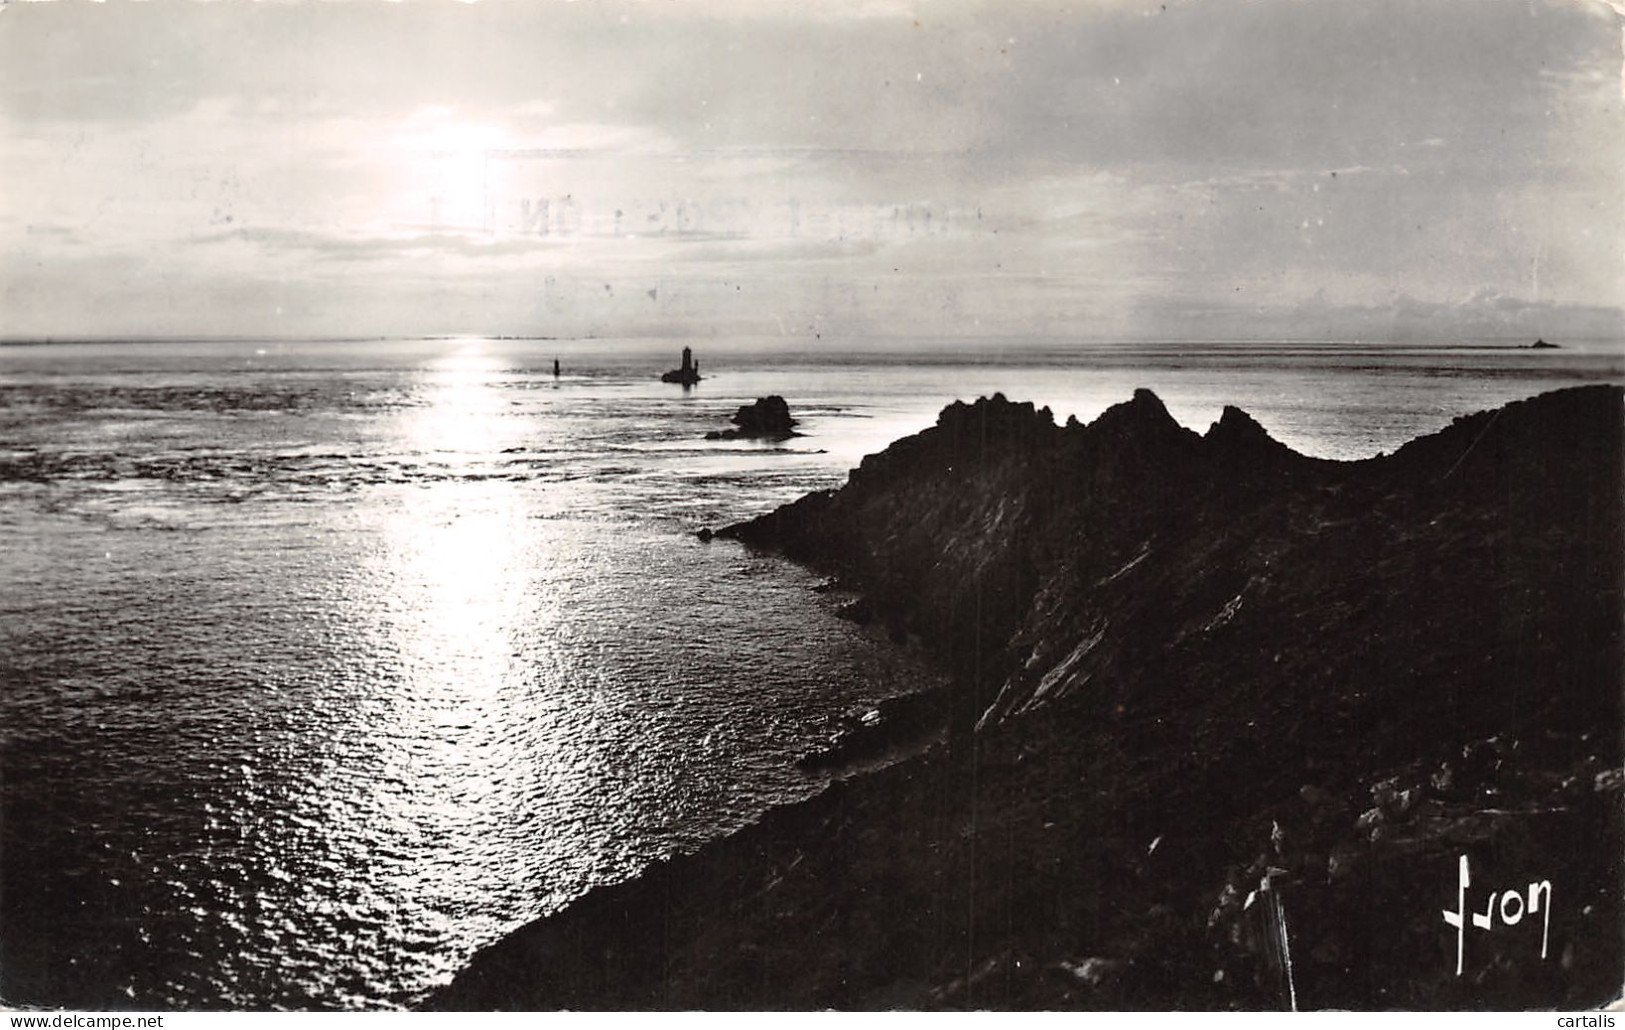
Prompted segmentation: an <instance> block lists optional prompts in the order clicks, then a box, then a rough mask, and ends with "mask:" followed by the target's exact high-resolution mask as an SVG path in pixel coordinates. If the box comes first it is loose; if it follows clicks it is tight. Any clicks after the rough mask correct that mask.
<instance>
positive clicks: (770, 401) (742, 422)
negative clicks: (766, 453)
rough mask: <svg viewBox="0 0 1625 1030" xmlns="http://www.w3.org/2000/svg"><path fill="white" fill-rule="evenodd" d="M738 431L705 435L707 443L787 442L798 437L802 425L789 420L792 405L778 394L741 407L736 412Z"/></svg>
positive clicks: (734, 419) (724, 431) (732, 430)
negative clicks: (797, 430)
mask: <svg viewBox="0 0 1625 1030" xmlns="http://www.w3.org/2000/svg"><path fill="white" fill-rule="evenodd" d="M732 421H733V424H734V425H736V426H738V427H739V428H738V429H722V430H717V431H715V432H710V433H706V434H705V438H706V439H707V440H788V439H789V438H790V437H792V436H795V435H797V434H796V431H795V428H796V426H797V425H799V423H798V422H797V421H796V420H795V419H793V418H791V417H790V405H789V404H788V403H786V402H785V399H784V398H783V397H780V396H779V395H777V394H773V395H772V396H768V397H762V398H760V399H758V400H757V401H755V403H752V404H745V405H741V406H740V408H739V410H738V411H736V412H734V417H733V420H732Z"/></svg>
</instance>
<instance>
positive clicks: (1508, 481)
mask: <svg viewBox="0 0 1625 1030" xmlns="http://www.w3.org/2000/svg"><path fill="white" fill-rule="evenodd" d="M1622 411H1625V393H1622V391H1621V389H1620V388H1619V387H1612V386H1609V387H1603V386H1598V387H1587V388H1581V389H1574V390H1564V391H1559V392H1557V393H1552V394H1547V395H1543V396H1540V397H1536V398H1533V399H1530V400H1527V401H1522V402H1518V403H1514V404H1509V405H1507V406H1505V407H1503V408H1500V409H1498V410H1495V411H1489V412H1483V413H1480V414H1476V415H1472V416H1469V417H1466V418H1461V419H1457V420H1456V422H1455V423H1454V424H1452V425H1451V426H1449V427H1448V428H1446V429H1444V430H1442V431H1440V432H1438V433H1435V434H1432V435H1430V436H1426V437H1422V438H1419V439H1417V440H1415V441H1412V442H1411V443H1409V444H1407V445H1405V446H1404V447H1402V448H1400V449H1399V450H1398V451H1397V452H1395V453H1394V454H1392V455H1387V456H1383V457H1378V458H1373V459H1369V460H1366V461H1359V462H1350V463H1342V462H1329V461H1320V460H1315V459H1311V458H1307V457H1304V456H1302V455H1299V454H1296V453H1295V452H1293V451H1291V450H1290V449H1288V448H1286V447H1284V446H1282V445H1281V444H1279V443H1278V442H1276V441H1274V440H1272V439H1271V438H1270V437H1269V435H1268V434H1267V433H1266V432H1265V431H1264V429H1263V428H1262V427H1261V426H1259V425H1258V423H1257V422H1255V421H1254V420H1252V419H1251V418H1249V417H1248V416H1247V415H1245V414H1244V413H1243V412H1241V411H1239V410H1237V409H1233V408H1231V409H1226V410H1225V412H1224V414H1223V417H1221V419H1220V420H1219V421H1218V422H1217V423H1216V424H1215V425H1214V426H1213V427H1212V428H1211V429H1209V430H1208V432H1207V433H1206V434H1205V435H1204V434H1197V433H1194V432H1191V431H1190V430H1187V429H1184V428H1183V427H1181V426H1179V425H1178V424H1177V423H1176V422H1175V421H1174V420H1173V419H1172V418H1171V417H1170V416H1169V414H1168V412H1167V411H1166V409H1165V408H1164V407H1163V405H1162V403H1161V402H1160V401H1159V400H1158V399H1157V398H1156V397H1155V396H1154V395H1152V394H1151V393H1149V392H1147V391H1138V392H1136V394H1135V395H1134V397H1133V399H1132V400H1130V401H1129V402H1127V403H1124V404H1120V405H1118V406H1116V407H1114V408H1112V409H1110V410H1108V411H1107V412H1105V413H1104V414H1103V415H1101V416H1100V418H1098V419H1096V420H1095V421H1094V422H1092V423H1089V424H1087V425H1080V424H1078V423H1076V422H1069V423H1068V424H1067V425H1065V426H1057V425H1056V424H1055V423H1054V421H1053V419H1052V418H1051V417H1050V413H1049V412H1048V411H1047V410H1035V409H1034V408H1033V407H1032V405H1030V404H1012V403H1010V402H1007V401H1006V400H1004V399H1003V398H1002V397H994V398H993V399H991V400H981V401H978V402H977V403H975V404H970V405H966V404H954V405H952V406H950V407H949V408H947V409H945V410H944V411H943V412H942V415H941V417H940V418H939V420H938V423H937V425H936V426H935V427H933V428H931V429H928V430H926V431H924V432H922V433H919V434H917V435H915V436H912V437H908V438H906V439H903V440H899V441H897V442H896V443H894V444H893V445H892V446H891V447H889V448H887V449H886V450H885V451H884V452H882V453H880V454H877V455H871V456H870V457H868V458H866V459H864V461H863V463H862V464H861V465H860V467H859V468H857V469H855V470H853V472H852V473H851V475H850V477H849V479H848V482H847V483H846V485H845V486H843V487H841V488H840V489H838V490H832V491H823V492H819V493H815V494H810V495H808V496H807V497H804V498H802V499H801V500H799V501H796V502H794V503H792V504H789V505H786V506H784V507H782V508H780V509H778V510H777V511H775V512H773V513H771V514H769V515H766V516H763V517H761V518H758V519H754V520H752V521H750V522H747V523H743V524H741V525H737V526H731V527H728V528H726V529H724V530H722V531H720V532H719V534H718V535H719V536H722V537H732V538H735V539H737V540H741V541H744V542H746V543H748V544H749V545H751V546H754V547H762V548H772V549H775V550H777V551H780V552H782V553H784V554H787V555H789V556H791V557H794V558H796V559H798V560H800V561H802V562H804V563H806V564H808V565H810V566H813V567H814V568H817V569H820V570H822V571H824V572H826V573H828V574H830V575H832V576H833V577H835V578H836V579H837V581H838V583H839V585H840V587H841V588H842V589H844V590H846V591H850V592H856V593H858V594H860V595H861V598H862V603H863V604H864V605H865V606H866V608H867V611H868V612H869V617H870V618H872V619H873V620H874V622H875V623H876V624H878V625H879V626H883V627H886V628H889V629H890V630H891V631H892V632H893V634H894V635H896V636H900V637H905V638H909V639H914V640H918V641H919V642H920V643H921V644H922V645H923V646H924V647H925V648H926V649H927V650H928V652H930V653H932V654H934V655H936V656H938V657H939V658H940V659H941V660H942V661H943V662H944V663H945V664H946V666H947V669H948V671H949V672H950V673H951V674H952V685H951V686H950V687H949V688H947V689H946V690H945V691H944V692H943V693H942V694H941V695H938V696H937V697H936V698H935V703H934V704H932V705H926V706H922V707H921V711H920V713H918V714H917V717H919V718H922V719H927V720H930V719H933V718H936V717H937V716H938V715H939V714H940V717H941V719H942V724H943V726H944V732H943V737H942V743H941V744H940V745H939V746H937V747H935V748H934V749H932V750H930V751H929V752H927V753H925V754H923V755H919V756H916V757H912V758H907V759H904V760H902V761H900V762H898V763H897V764H894V765H892V766H890V767H889V768H885V769H883V770H881V771H878V772H870V773H864V774H859V775H854V776H852V777H851V778H849V779H846V780H843V781H839V782H837V783H835V784H834V785H832V786H831V787H829V788H828V789H826V790H825V791H824V792H823V793H822V794H820V795H818V796H816V797H814V798H812V799H811V800H809V801H806V802H803V803H801V804H799V805H793V806H788V807H786V808H782V809H778V810H775V811H773V812H770V813H768V814H767V815H766V816H764V817H763V818H762V820H761V821H760V822H759V823H758V824H757V825H754V826H751V827H748V828H746V829H745V830H743V831H741V832H740V833H738V834H736V835H734V836H733V837H730V838H727V839H724V840H720V841H716V842H713V843H712V844H710V845H708V846H706V847H705V848H703V849H702V850H700V851H699V852H698V853H696V854H694V855H691V856H686V857H679V858H674V859H672V860H670V861H668V862H661V863H656V864H655V865H654V866H652V867H651V868H650V869H648V870H647V871H646V872H645V873H644V874H643V875H641V876H640V877H638V878H637V879H636V880H633V881H631V882H629V883H625V884H620V885H616V886H611V887H604V888H599V889H596V890H594V891H592V892H590V893H589V894H588V895H586V896H585V897H584V898H582V899H580V900H578V901H577V902H575V903H574V904H572V905H571V906H570V907H569V908H567V909H566V910H565V911H564V912H562V913H561V914H559V915H557V916H555V917H552V918H549V919H544V920H540V921H538V922H537V923H535V924H532V925H531V926H529V927H526V928H523V929H521V930H519V931H517V932H515V933H514V934H512V935H510V936H509V937H508V938H506V939H504V940H503V941H501V942H499V943H497V944H496V945H493V946H492V947H491V948H489V949H487V950H485V951H484V952H482V953H480V954H479V955H478V956H476V958H475V960H474V961H473V963H472V964H471V965H470V967H469V968H468V969H467V970H465V971H464V972H463V973H462V974H461V975H459V977H458V978H457V979H456V981H455V982H454V983H453V984H452V985H451V986H450V987H449V988H448V989H447V990H445V991H444V992H442V993H441V994H440V995H438V996H437V997H435V998H434V999H432V1004H433V1005H435V1006H438V1007H445V1008H465V1007H474V1008H488V1007H518V1008H557V1007H570V1008H662V1009H667V1008H670V1009H687V1008H729V1009H732V1008H744V1009H758V1008H785V1007H793V1008H822V1007H838V1008H889V1007H898V1006H901V1007H911V1008H912V1007H997V1008H1015V1009H1043V1008H1112V1009H1120V1008H1201V1009H1211V1008H1272V1007H1283V1008H1284V1007H1287V1006H1288V1005H1293V1004H1295V1005H1297V1006H1300V1007H1305V1008H1335V1007H1341V1008H1353V1009H1372V1008H1424V1009H1427V1008H1577V1007H1589V1006H1595V1005H1598V1004H1600V1003H1604V1002H1607V1001H1609V1000H1611V999H1612V998H1614V997H1615V996H1616V995H1617V993H1618V991H1619V988H1620V983H1619V977H1620V972H1619V971H1620V969H1621V968H1622V959H1625V943H1622V935H1625V920H1622V918H1621V905H1620V885H1621V876H1620V871H1621V856H1622V854H1625V833H1622V828H1621V790H1622V781H1625V775H1622V773H1621V765H1622V755H1621V726H1622V718H1621V714H1622V713H1621V684H1622V648H1621V627H1622V624H1625V605H1622V593H1625V589H1622V584H1625V549H1622V548H1621V547H1620V539H1621V534H1622V529H1625V519H1622V503H1625V502H1622V497H1625V490H1622V487H1625V482H1622V469H1625V461H1622V439H1625V418H1622ZM809 603H830V602H819V601H817V600H816V599H815V598H813V597H809ZM854 729H855V730H856V731H860V732H861V728H854ZM834 760H835V761H839V756H838V755H837V756H835V759H834ZM1463 863H1465V867H1466V868H1468V869H1470V871H1471V872H1470V885H1468V886H1465V887H1463V886H1462V883H1463V881H1462V880H1461V879H1460V877H1459V870H1460V869H1461V868H1463ZM1540 885H1546V888H1545V890H1544V891H1542V890H1540V889H1538V888H1540ZM1526 887H1527V892H1526ZM1513 895H1516V898H1517V905H1516V906H1512V905H1511V902H1510V901H1509V898H1511V897H1512V896H1513ZM1498 898H1499V901H1498V902H1497V899H1498ZM1536 899H1538V901H1537V900H1536ZM1541 903H1544V904H1543V905H1542V904H1541ZM1458 904H1460V905H1464V906H1466V908H1468V909H1471V912H1472V913H1484V912H1486V911H1489V910H1490V909H1491V908H1493V907H1494V906H1495V905H1496V904H1499V906H1500V907H1499V908H1496V909H1495V911H1493V912H1492V913H1491V918H1490V919H1489V920H1488V926H1487V927H1485V926H1480V925H1479V923H1478V922H1477V921H1476V920H1475V919H1474V916H1473V915H1472V914H1471V913H1469V914H1466V915H1463V916H1461V917H1460V918H1459V919H1458V925H1459V926H1460V929H1458V928H1457V927H1456V926H1452V925H1451V924H1450V923H1449V922H1448V921H1447V920H1446V919H1445V918H1444V913H1447V912H1451V911H1456V912H1458V913H1460V912H1462V909H1461V908H1458ZM1537 906H1539V907H1540V911H1539V913H1538V916H1537V914H1536V911H1535V910H1536V908H1537ZM1513 916H1516V917H1517V918H1516V919H1513V918H1511V917H1513ZM1288 955H1290V963H1288V962H1287V961H1286V958H1287V956H1288ZM1458 962H1459V963H1460V967H1461V972H1460V973H1459V974H1458V972H1457V968H1458ZM1289 967H1290V970H1291V972H1290V974H1289V973H1288V968H1289Z"/></svg>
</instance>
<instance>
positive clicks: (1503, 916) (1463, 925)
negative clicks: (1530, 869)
mask: <svg viewBox="0 0 1625 1030" xmlns="http://www.w3.org/2000/svg"><path fill="white" fill-rule="evenodd" d="M1460 870H1461V872H1460V875H1459V876H1458V877H1457V880H1456V910H1455V911H1454V912H1452V911H1450V910H1449V909H1446V910H1445V912H1444V921H1445V922H1446V923H1448V924H1450V925H1451V926H1453V927H1455V928H1456V975H1457V976H1460V975H1461V969H1462V963H1463V961H1464V959H1465V956H1466V953H1467V928H1468V923H1469V921H1471V923H1472V928H1473V929H1475V930H1483V931H1485V932H1486V933H1488V932H1493V931H1494V930H1495V929H1496V927H1497V926H1517V925H1518V924H1519V923H1521V922H1523V919H1524V917H1525V916H1529V917H1530V919H1531V921H1533V919H1534V917H1536V916H1539V917H1540V919H1541V928H1540V957H1541V958H1542V959H1545V958H1546V945H1547V942H1548V939H1549V937H1550V932H1551V928H1552V881H1550V880H1534V881H1531V882H1530V884H1529V888H1528V890H1527V891H1517V890H1504V889H1503V890H1495V891H1490V893H1489V896H1488V897H1487V898H1485V899H1484V909H1483V911H1482V912H1481V911H1479V910H1478V903H1477V902H1476V901H1475V902H1474V903H1473V906H1472V908H1471V909H1469V908H1468V905H1467V897H1468V888H1469V887H1471V886H1472V883H1473V875H1472V869H1471V866H1470V865H1469V863H1468V861H1467V856H1466V855H1462V856H1461V865H1460ZM1497 902H1499V903H1497Z"/></svg>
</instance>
